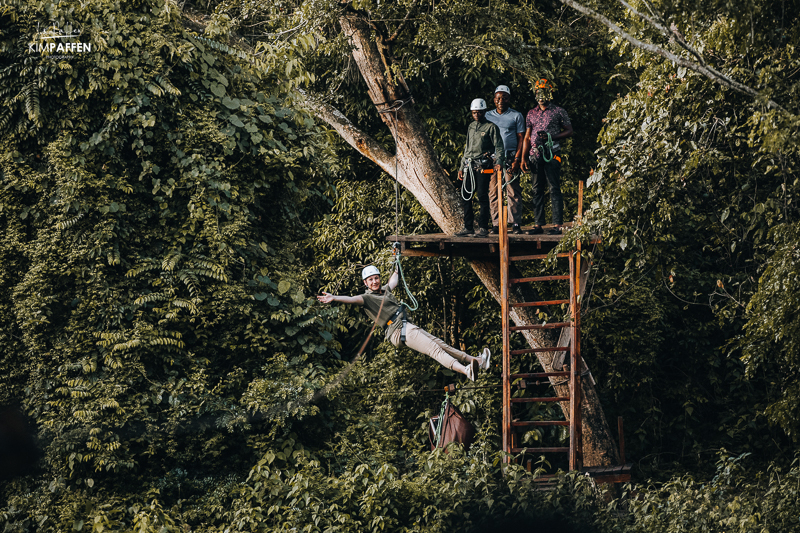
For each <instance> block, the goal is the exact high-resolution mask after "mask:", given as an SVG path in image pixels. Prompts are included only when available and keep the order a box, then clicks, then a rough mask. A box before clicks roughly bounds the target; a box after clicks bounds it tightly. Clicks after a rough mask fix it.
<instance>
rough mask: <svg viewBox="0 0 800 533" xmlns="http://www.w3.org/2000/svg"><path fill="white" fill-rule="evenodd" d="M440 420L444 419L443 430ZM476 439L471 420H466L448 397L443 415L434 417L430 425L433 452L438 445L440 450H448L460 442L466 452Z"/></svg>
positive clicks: (429, 437) (429, 435) (429, 434)
mask: <svg viewBox="0 0 800 533" xmlns="http://www.w3.org/2000/svg"><path fill="white" fill-rule="evenodd" d="M440 418H441V419H442V427H441V428H439V419H440ZM437 429H438V430H439V431H437ZM437 433H438V443H437ZM474 439H475V428H474V427H473V426H472V424H470V422H469V420H467V419H466V418H464V415H462V414H461V411H459V410H458V409H457V408H456V407H455V406H454V405H451V404H450V398H449V396H448V397H447V398H446V399H445V401H444V406H442V412H441V414H440V415H439V416H434V417H432V418H431V419H430V424H429V425H428V440H429V441H430V443H431V451H433V450H434V449H436V447H437V444H438V447H439V448H446V447H447V445H448V444H450V443H451V442H460V443H461V444H462V445H463V446H464V449H465V450H469V447H470V445H471V444H472V442H473V440H474Z"/></svg>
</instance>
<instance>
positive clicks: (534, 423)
mask: <svg viewBox="0 0 800 533" xmlns="http://www.w3.org/2000/svg"><path fill="white" fill-rule="evenodd" d="M511 426H512V427H517V428H522V427H529V426H534V427H538V426H569V422H567V421H566V420H524V421H521V422H511Z"/></svg>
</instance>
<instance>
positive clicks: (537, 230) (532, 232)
mask: <svg viewBox="0 0 800 533" xmlns="http://www.w3.org/2000/svg"><path fill="white" fill-rule="evenodd" d="M525 233H526V234H527V235H541V234H542V233H544V230H543V229H542V227H541V226H534V227H533V229H529V230H528V231H526V232H525Z"/></svg>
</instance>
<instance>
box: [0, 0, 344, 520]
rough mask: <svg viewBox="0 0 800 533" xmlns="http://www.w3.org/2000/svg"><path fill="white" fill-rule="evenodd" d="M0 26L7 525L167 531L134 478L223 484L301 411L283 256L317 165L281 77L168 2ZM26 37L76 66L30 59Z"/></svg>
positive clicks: (303, 310) (293, 249)
mask: <svg viewBox="0 0 800 533" xmlns="http://www.w3.org/2000/svg"><path fill="white" fill-rule="evenodd" d="M0 21H2V28H3V31H2V43H1V44H2V48H0V53H2V55H3V58H4V63H5V64H6V65H8V66H7V67H5V70H4V73H5V74H6V75H7V76H8V77H9V84H7V85H4V90H3V94H2V99H3V105H2V108H3V109H4V110H7V113H6V115H5V117H6V119H7V120H5V122H4V123H3V135H2V140H0V180H2V192H0V223H2V227H3V232H2V239H0V258H1V261H0V262H1V263H2V265H0V269H2V272H1V273H0V275H2V281H0V291H1V292H2V294H3V304H2V306H0V317H1V319H2V321H3V328H2V332H1V333H0V338H1V339H2V341H3V344H4V348H5V349H4V351H3V354H2V356H0V364H2V366H3V368H9V369H13V371H12V372H3V377H2V378H0V379H2V382H3V388H2V397H1V398H0V401H2V402H3V403H7V402H12V401H16V402H20V403H22V404H23V406H24V408H25V410H26V411H27V412H28V413H29V415H30V416H31V417H32V418H33V419H34V420H35V422H36V424H37V425H38V427H39V439H40V441H41V443H42V446H43V449H44V457H45V458H44V463H43V469H44V470H43V475H42V476H41V477H39V478H38V479H27V480H19V481H16V482H13V483H11V484H8V485H6V486H5V487H4V488H3V490H4V505H3V506H4V507H5V508H6V509H7V511H6V512H7V513H9V514H8V520H7V523H8V524H13V525H12V526H9V527H15V528H22V529H26V528H34V527H35V528H39V529H43V528H55V529H69V528H74V529H76V530H81V529H82V527H84V526H85V527H89V525H90V524H94V526H93V527H95V529H97V530H98V531H100V530H103V529H104V528H105V529H109V530H110V529H126V528H135V529H137V530H142V531H145V530H172V529H175V527H177V526H175V516H174V515H173V514H172V512H171V511H168V510H167V509H166V507H164V508H162V505H164V503H163V501H164V499H166V500H168V501H169V500H172V499H173V495H172V493H171V491H170V492H169V493H168V494H167V495H166V496H163V495H162V496H159V495H158V494H157V492H156V493H149V492H150V491H151V490H155V489H156V487H155V486H154V485H155V484H154V479H158V478H159V477H161V476H163V475H164V474H165V473H166V471H168V470H172V469H174V468H175V467H177V466H183V467H184V468H187V469H189V470H190V471H191V472H192V474H191V475H192V478H194V477H202V476H204V475H208V474H206V473H209V472H212V473H214V474H211V475H214V476H220V474H218V473H217V472H221V471H223V468H227V469H228V472H230V473H236V472H239V473H240V474H242V473H244V472H246V471H247V469H248V468H249V462H248V460H249V458H250V457H251V455H252V454H256V455H258V454H260V452H259V451H258V450H259V449H260V448H261V446H262V441H263V440H264V439H273V438H274V436H275V435H276V434H283V433H285V432H287V431H289V429H290V428H291V427H292V425H293V424H295V423H297V422H298V421H299V420H302V419H304V418H306V417H313V416H315V415H316V414H317V413H319V408H318V407H317V406H316V405H309V400H310V398H311V396H312V395H313V393H314V392H315V391H316V390H318V389H320V388H321V387H322V386H323V385H324V383H325V381H326V379H327V378H328V372H329V368H330V365H331V364H332V363H333V364H334V365H335V364H336V362H337V352H336V349H335V347H336V345H335V342H333V340H332V339H333V337H332V335H331V333H330V331H331V330H332V329H333V323H332V322H331V321H330V319H329V316H328V315H329V314H328V313H326V312H319V310H318V309H317V308H316V304H315V300H313V298H308V297H307V296H306V289H304V284H303V280H302V276H301V275H300V273H299V270H300V268H301V264H302V263H301V261H300V259H301V257H302V255H303V254H304V253H305V252H304V250H303V248H302V247H300V246H298V243H299V242H300V241H301V239H302V235H303V233H302V229H303V228H302V222H301V221H302V220H304V219H306V218H307V217H308V216H309V214H311V213H314V212H315V210H317V209H318V208H319V207H320V206H324V205H327V203H328V202H327V200H326V198H325V191H326V189H327V187H328V182H327V179H328V176H329V175H330V174H329V170H330V169H331V168H333V167H335V165H334V163H333V160H332V159H331V152H330V150H329V149H328V148H327V143H326V139H325V137H324V135H322V133H321V132H320V130H319V129H317V128H316V127H315V126H314V124H313V122H312V121H311V120H310V119H309V117H308V116H307V115H304V114H303V113H302V112H298V111H295V110H293V109H292V108H291V105H292V100H291V98H290V95H289V93H287V92H286V91H287V90H288V88H289V84H287V83H286V81H285V79H286V78H285V77H284V76H286V71H285V70H283V69H282V70H281V71H280V72H275V71H274V69H272V70H270V69H269V68H268V67H269V60H263V61H261V62H260V63H259V64H258V65H257V67H259V69H258V70H256V69H254V68H253V67H252V65H251V63H250V62H247V61H242V60H240V59H238V58H236V57H232V56H231V55H229V54H226V53H224V52H225V48H224V47H222V46H211V45H209V43H208V41H202V40H200V39H197V38H195V37H194V36H192V35H191V34H189V33H187V32H186V31H185V30H184V28H183V26H182V24H181V20H180V13H179V12H178V10H177V7H176V6H175V5H174V4H172V3H165V2H160V1H158V0H154V1H152V2H151V1H145V2H137V3H135V4H130V5H126V6H125V7H124V8H122V7H121V6H119V5H117V6H116V7H115V6H114V5H112V4H110V3H108V2H87V3H84V4H82V5H81V6H80V7H72V8H69V9H67V8H66V7H65V6H61V7H58V6H55V5H53V4H48V3H43V2H42V3H33V4H26V5H25V6H21V5H20V6H16V7H10V8H7V9H6V11H4V14H3V15H2V19H0ZM37 24H39V25H40V26H39V27H47V26H48V25H52V24H56V25H57V26H58V27H60V28H63V29H64V30H65V31H67V32H69V31H72V29H76V31H77V30H78V29H82V32H81V34H80V39H81V42H85V43H90V44H91V49H92V50H91V52H87V53H80V54H76V55H74V56H73V57H72V58H70V59H63V58H61V59H60V60H58V61H57V60H55V59H52V58H50V57H49V56H48V55H47V54H46V53H42V54H38V53H36V54H33V53H30V52H29V51H28V43H29V41H30V42H38V39H39V36H40V34H39V33H37V31H38V30H37ZM306 41H307V40H306ZM218 49H219V50H221V52H222V53H220V52H217V51H216V50H218ZM265 52H269V50H265ZM265 57H266V56H265ZM270 57H271V56H270ZM271 60H274V57H271ZM31 87H34V88H35V89H36V91H33V90H32V89H31ZM331 356H333V358H331ZM256 422H260V424H258V425H255V426H254V425H253V424H255V423H256ZM264 422H269V425H265V424H264ZM269 435H272V437H269ZM231 454H232V456H231ZM231 457H233V459H232V458H231ZM223 465H224V466H223ZM223 482H224V480H220V484H222V483H223ZM125 509H128V510H127V511H125Z"/></svg>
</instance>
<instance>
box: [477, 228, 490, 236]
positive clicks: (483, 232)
mask: <svg viewBox="0 0 800 533" xmlns="http://www.w3.org/2000/svg"><path fill="white" fill-rule="evenodd" d="M488 235H489V232H488V231H486V228H478V231H476V232H475V237H487V236H488Z"/></svg>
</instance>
